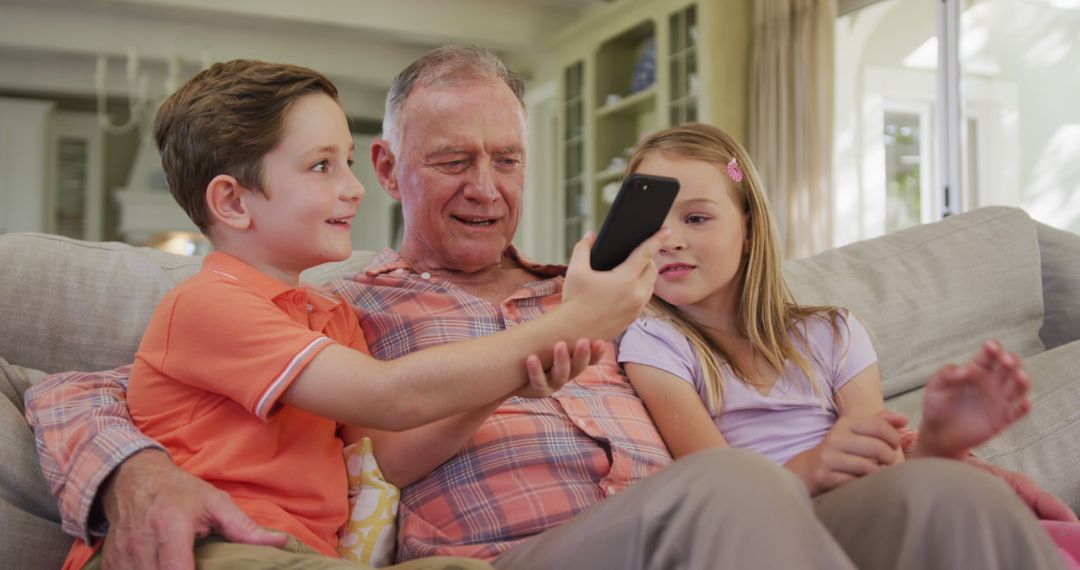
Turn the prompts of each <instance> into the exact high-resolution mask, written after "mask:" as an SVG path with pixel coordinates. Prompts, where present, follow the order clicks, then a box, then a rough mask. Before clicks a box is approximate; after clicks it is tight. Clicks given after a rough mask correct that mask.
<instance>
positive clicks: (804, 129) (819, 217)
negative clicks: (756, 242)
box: [749, 0, 836, 258]
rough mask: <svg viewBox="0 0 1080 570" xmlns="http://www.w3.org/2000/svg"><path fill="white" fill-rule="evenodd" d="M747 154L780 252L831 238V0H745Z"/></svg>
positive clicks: (799, 251)
mask: <svg viewBox="0 0 1080 570" xmlns="http://www.w3.org/2000/svg"><path fill="white" fill-rule="evenodd" d="M753 1H754V7H753V22H754V24H753V25H754V28H753V34H752V36H753V45H752V47H751V52H750V70H749V75H750V134H749V143H750V148H749V151H750V155H751V157H752V158H753V159H754V164H755V166H757V169H758V171H759V172H760V173H761V177H762V182H763V183H764V185H765V191H766V192H767V193H768V195H769V201H770V204H771V205H772V207H773V212H774V213H775V215H776V221H777V225H778V226H779V228H780V236H781V249H782V250H783V253H784V256H785V257H787V258H796V257H804V256H807V255H812V254H814V253H818V252H820V251H822V250H824V249H827V248H828V247H829V246H830V245H831V244H832V154H833V153H832V148H833V58H834V54H833V34H834V31H835V28H834V26H835V25H836V3H835V0H753Z"/></svg>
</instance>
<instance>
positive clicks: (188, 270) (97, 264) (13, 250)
mask: <svg viewBox="0 0 1080 570" xmlns="http://www.w3.org/2000/svg"><path fill="white" fill-rule="evenodd" d="M201 262H202V260H201V259H199V258H193V257H183V256H179V255H173V254H169V253H164V252H161V251H157V250H154V249H148V248H135V247H131V246H129V245H125V244H121V243H93V242H84V241H77V240H72V239H68V238H64V237H59V236H53V235H44V234H9V235H4V236H0V267H3V268H4V271H2V272H0V295H2V298H3V299H4V300H5V307H6V309H5V310H4V313H3V315H2V316H0V319H2V320H3V324H2V325H0V356H3V357H4V358H6V359H7V360H8V361H9V362H11V363H12V364H18V365H21V366H26V367H29V368H36V369H39V370H44V371H46V372H60V371H64V370H104V369H110V368H115V367H117V366H120V365H122V364H129V363H131V362H132V360H133V359H134V357H135V349H136V348H137V347H138V343H139V339H140V338H142V332H143V328H145V326H146V322H147V321H148V320H149V319H150V314H151V313H152V312H153V310H154V308H155V307H156V306H157V303H158V300H160V299H161V297H162V296H163V295H164V294H165V292H166V291H168V290H169V289H170V288H172V287H173V286H174V285H176V284H177V283H179V282H180V281H182V280H183V279H184V278H186V277H187V276H189V275H191V274H192V273H195V272H196V271H197V270H198V269H199V266H200V264H201Z"/></svg>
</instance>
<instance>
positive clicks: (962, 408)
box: [913, 340, 1031, 459]
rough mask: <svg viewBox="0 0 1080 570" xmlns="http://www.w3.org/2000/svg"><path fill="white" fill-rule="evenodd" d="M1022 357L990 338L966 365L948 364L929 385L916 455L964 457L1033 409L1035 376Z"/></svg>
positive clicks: (924, 398)
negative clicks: (1030, 374) (1030, 394)
mask: <svg viewBox="0 0 1080 570" xmlns="http://www.w3.org/2000/svg"><path fill="white" fill-rule="evenodd" d="M1022 364H1023V361H1022V360H1021V358H1020V356H1018V355H1016V354H1014V353H1011V352H1008V351H1007V350H1005V349H1004V348H1002V346H1001V344H1000V343H998V342H997V341H992V340H991V341H987V342H985V343H984V344H983V346H982V348H981V349H980V350H979V352H978V353H977V354H976V355H975V357H974V358H972V359H971V360H970V361H968V362H967V363H965V364H963V365H962V366H955V365H949V366H945V367H944V368H942V369H941V370H939V371H938V372H937V374H935V375H934V376H933V377H932V378H930V381H929V382H927V384H926V392H925V394H924V396H923V419H922V426H921V427H920V428H919V440H918V442H917V444H916V448H915V452H914V453H913V455H915V456H920V457H926V456H934V457H948V458H953V459H962V458H964V457H966V456H967V454H968V452H969V451H970V450H971V449H972V448H974V447H976V446H978V445H980V444H982V443H985V442H986V441H987V440H989V439H990V438H992V437H994V436H995V435H997V434H999V433H1001V432H1002V431H1003V430H1005V428H1007V427H1009V426H1010V425H1012V424H1013V423H1015V422H1016V421H1017V420H1019V419H1020V418H1022V417H1023V416H1024V415H1025V414H1027V413H1028V411H1030V410H1031V401H1030V400H1029V399H1028V397H1027V392H1028V389H1029V388H1030V387H1031V379H1030V378H1028V376H1027V374H1025V373H1024V371H1023V370H1021V369H1020V368H1021V366H1022Z"/></svg>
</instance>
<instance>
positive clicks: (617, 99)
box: [556, 0, 749, 256]
mask: <svg viewBox="0 0 1080 570" xmlns="http://www.w3.org/2000/svg"><path fill="white" fill-rule="evenodd" d="M721 12H723V15H722V16H721V14H720V13H721ZM748 14H749V7H748V5H747V3H746V2H745V1H744V0H731V1H728V0H698V1H690V2H688V1H686V0H671V1H665V0H621V1H619V2H615V3H614V4H612V5H610V6H608V7H605V9H603V10H600V11H597V12H596V13H594V14H591V15H590V16H589V17H586V18H584V19H583V20H582V21H580V22H578V23H577V24H575V25H574V26H572V27H571V28H570V29H568V30H566V31H565V32H564V33H563V34H562V35H560V37H559V38H557V39H556V45H557V46H559V48H558V49H557V52H556V59H557V62H558V66H559V67H558V68H559V70H560V73H559V94H558V97H559V102H560V105H559V107H558V108H559V116H558V122H559V132H560V133H561V136H560V137H559V141H558V153H559V161H558V162H559V177H558V179H559V182H560V188H559V190H560V198H561V204H560V212H561V215H562V231H561V232H559V233H560V236H559V238H560V239H561V242H562V243H561V244H560V245H561V249H562V251H563V252H565V253H566V255H567V256H569V252H570V249H571V248H572V247H573V244H574V242H575V241H576V240H577V239H578V238H579V237H580V236H581V234H582V232H584V231H585V230H586V229H593V230H596V229H598V228H599V225H600V224H601V222H602V221H603V218H604V216H605V215H606V214H607V211H608V209H609V207H610V205H611V201H612V200H613V199H614V197H615V193H616V192H617V191H618V185H619V182H620V181H621V179H622V176H623V172H624V171H625V168H626V159H627V158H629V156H630V153H631V151H632V149H633V147H634V145H635V144H637V142H638V141H639V140H640V138H641V137H642V136H643V135H645V134H648V133H651V132H655V131H657V130H660V129H663V128H666V127H668V126H671V125H677V124H681V123H684V122H687V121H703V122H712V123H714V124H717V125H718V126H720V127H721V128H724V129H726V130H728V131H729V132H731V133H732V134H733V135H735V136H736V137H739V138H741V136H742V134H743V130H744V124H745V108H746V95H745V91H746V89H745V81H744V77H745V59H746V55H747V53H748V49H749V31H748V27H749V22H748V21H747V20H748ZM718 32H723V34H722V35H721V36H720V37H718ZM732 61H734V62H735V63H734V65H732ZM718 71H720V72H728V71H734V72H735V73H736V74H737V75H736V77H737V81H736V82H733V83H729V84H728V85H727V86H726V88H725V89H724V92H723V93H718V92H716V90H715V89H714V88H713V86H714V85H715V83H716V77H715V74H716V72H718ZM718 108H720V109H721V111H722V112H721V113H720V115H721V116H722V118H723V121H714V115H715V113H714V110H716V109H718ZM721 123H724V124H721Z"/></svg>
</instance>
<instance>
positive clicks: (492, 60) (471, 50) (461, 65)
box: [382, 45, 525, 154]
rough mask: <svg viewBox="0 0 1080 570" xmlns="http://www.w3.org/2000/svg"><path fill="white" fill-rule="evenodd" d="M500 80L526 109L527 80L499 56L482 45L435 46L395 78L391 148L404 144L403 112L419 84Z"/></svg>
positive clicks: (388, 122) (387, 121)
mask: <svg viewBox="0 0 1080 570" xmlns="http://www.w3.org/2000/svg"><path fill="white" fill-rule="evenodd" d="M484 79H491V80H498V81H502V82H503V83H505V84H506V86H507V87H509V88H510V90H511V91H513V92H514V95H515V96H517V99H518V102H520V103H521V108H522V109H523V110H524V109H525V83H524V81H522V79H521V76H519V75H518V74H516V73H514V72H513V71H510V70H509V69H507V67H506V64H504V63H503V61H502V60H501V59H499V56H497V55H495V54H493V53H491V52H490V51H488V50H487V49H485V48H482V47H478V46H457V45H449V46H443V47H440V48H436V49H433V50H431V51H429V52H427V53H425V54H424V55H422V56H420V59H417V60H416V61H414V62H412V63H411V64H409V67H406V68H405V70H404V71H402V72H401V73H399V74H398V76H397V77H395V78H394V82H393V83H392V84H390V91H389V92H388V93H387V94H386V110H385V112H384V113H383V123H382V130H383V132H382V136H383V138H384V139H386V140H387V141H389V142H390V150H391V152H393V153H395V154H396V153H397V152H398V150H399V149H400V147H401V130H400V127H401V122H400V117H399V114H400V113H401V108H402V106H404V105H405V100H406V99H408V97H409V94H410V93H411V92H412V90H413V89H414V88H415V87H416V86H417V85H423V86H430V85H453V84H455V83H467V82H470V81H476V80H484Z"/></svg>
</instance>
